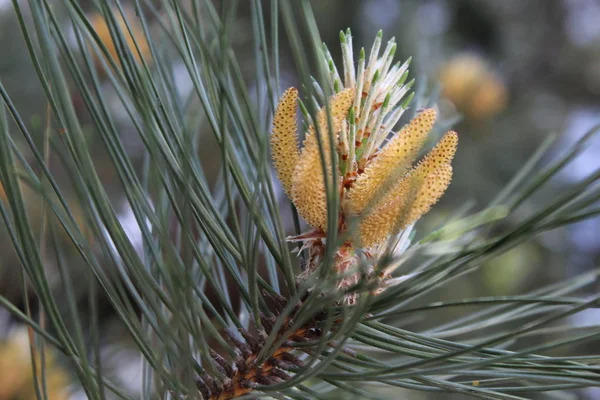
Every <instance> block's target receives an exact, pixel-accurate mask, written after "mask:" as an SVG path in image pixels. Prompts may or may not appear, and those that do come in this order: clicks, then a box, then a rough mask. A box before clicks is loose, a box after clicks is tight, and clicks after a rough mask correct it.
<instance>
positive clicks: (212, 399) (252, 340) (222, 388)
mask: <svg viewBox="0 0 600 400" xmlns="http://www.w3.org/2000/svg"><path fill="white" fill-rule="evenodd" d="M263 295H264V298H265V300H267V301H270V302H271V303H272V307H273V309H272V311H273V313H274V314H275V315H276V316H277V315H279V313H281V312H282V310H283V309H284V307H285V306H286V305H287V303H288V300H287V299H286V298H284V297H283V296H279V295H275V294H271V293H266V292H264V293H263ZM301 304H302V302H299V303H298V304H297V305H296V306H295V308H294V310H293V311H292V313H291V314H290V315H289V316H288V317H287V319H286V321H285V323H284V324H283V325H282V326H281V328H280V329H279V330H278V331H277V340H279V339H282V338H283V335H284V333H285V332H286V331H287V330H288V329H289V328H290V327H291V326H292V325H293V323H294V321H293V318H294V316H295V314H296V313H297V311H298V310H299V308H300V306H301ZM325 318H326V315H325V314H318V315H316V316H315V317H313V319H311V320H310V321H307V322H306V323H305V324H304V325H303V326H302V327H301V328H299V329H297V330H296V331H294V332H293V333H292V334H288V336H287V337H286V338H285V341H284V342H283V344H282V345H281V346H280V347H279V348H278V349H276V350H275V351H274V352H273V353H272V354H271V355H270V356H269V357H268V358H267V359H266V361H265V362H263V363H261V364H258V363H257V356H258V353H259V352H260V351H261V349H262V348H263V346H264V344H265V339H266V337H267V335H269V334H270V333H271V331H272V330H273V325H274V324H275V320H276V317H266V316H265V315H260V320H261V322H262V325H263V327H264V328H265V330H266V334H265V332H259V333H256V334H251V333H250V332H248V331H246V330H244V329H242V330H240V331H239V333H240V334H241V336H242V337H243V338H244V341H241V340H239V338H238V336H237V335H236V334H235V332H233V331H226V332H225V334H226V337H227V338H228V339H229V341H230V342H231V343H232V344H233V345H234V346H235V347H236V349H237V350H236V353H237V357H236V358H235V360H233V363H231V362H229V361H228V360H226V359H225V358H223V357H221V356H220V355H219V354H217V353H216V352H212V351H211V356H212V358H213V360H214V361H215V365H216V366H217V368H218V369H219V370H220V372H221V373H222V374H223V375H224V376H225V377H226V378H225V379H224V380H222V381H217V380H215V379H213V378H212V377H210V376H208V375H204V376H201V377H198V378H197V387H198V391H199V392H200V394H202V397H203V398H204V399H208V400H228V399H233V398H236V397H239V396H242V395H244V394H247V393H249V392H252V391H253V390H255V388H256V387H257V386H258V385H263V386H268V385H273V384H275V383H279V382H282V381H286V380H288V379H290V378H291V376H290V375H289V374H288V373H289V372H293V370H294V368H297V367H302V366H303V363H302V361H301V360H300V359H299V358H298V357H296V356H295V355H294V354H293V351H295V352H297V351H300V350H298V349H295V348H294V344H298V343H305V342H308V341H312V340H317V339H318V338H320V337H321V336H322V335H323V334H324V332H323V330H322V329H321V328H319V325H320V324H319V323H320V322H322V321H323V320H324V319H325ZM301 351H302V352H305V353H310V351H311V349H310V348H302V350H301Z"/></svg>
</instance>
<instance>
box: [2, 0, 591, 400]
mask: <svg viewBox="0 0 600 400" xmlns="http://www.w3.org/2000/svg"><path fill="white" fill-rule="evenodd" d="M567 3H569V2H559V1H550V2H545V1H541V0H538V1H528V2H518V1H509V0H507V1H493V0H489V1H485V0H462V1H455V2H453V1H448V2H446V1H427V2H418V1H400V2H397V3H396V2H385V1H367V0H365V1H351V2H346V1H323V2H317V1H315V2H312V4H311V2H308V1H297V2H294V1H283V0H282V1H278V0H271V1H248V2H245V1H242V2H239V1H233V0H231V1H217V2H211V1H195V2H190V3H188V2H178V1H168V0H165V1H137V0H136V1H133V2H131V3H127V4H125V3H120V2H113V1H107V2H100V1H98V2H93V1H92V2H78V1H75V0H64V1H56V2H51V1H44V0H30V1H27V2H26V1H17V0H14V1H13V2H12V5H11V7H9V8H8V9H7V10H5V11H3V12H2V14H1V15H0V19H1V21H2V22H1V24H0V43H1V46H2V49H3V54H4V55H5V56H4V57H2V58H1V59H0V96H1V97H2V104H3V106H2V111H1V112H0V133H1V134H0V180H1V181H2V184H3V186H4V188H5V191H6V199H5V200H4V201H3V202H2V203H0V212H1V214H2V217H3V220H4V224H3V228H2V233H1V234H2V236H3V238H4V239H5V240H4V241H3V244H2V249H3V253H2V254H3V256H2V257H1V259H0V273H1V274H2V275H1V276H2V277H1V280H0V304H1V306H2V307H3V308H4V309H5V310H7V311H8V312H9V313H10V315H11V322H10V324H13V325H10V324H8V325H7V329H8V328H10V327H11V326H14V325H15V324H20V323H26V324H28V325H30V326H32V327H33V328H34V329H35V331H36V332H37V333H38V335H36V337H37V339H38V340H37V351H39V352H40V353H42V354H43V353H44V352H45V351H53V352H54V351H57V352H59V353H61V360H60V363H61V366H62V367H64V368H66V369H68V370H69V371H71V372H72V376H73V382H74V384H73V387H72V390H71V391H72V392H73V393H75V394H79V395H81V396H87V397H88V398H115V397H117V398H125V399H129V398H152V396H155V397H156V398H168V397H169V396H174V397H177V396H190V398H193V397H194V396H197V395H198V391H197V389H196V384H195V382H194V379H195V377H196V376H197V375H202V374H208V375H211V376H215V377H217V378H218V377H219V372H218V371H217V369H216V368H215V366H214V365H213V364H214V363H213V362H212V361H211V359H210V357H207V355H208V353H209V349H210V348H216V349H220V350H222V352H223V353H224V354H225V355H226V354H228V353H233V351H234V348H233V347H232V345H231V343H229V342H228V341H227V340H226V339H225V338H224V336H223V331H224V329H225V328H232V327H233V328H239V327H248V326H251V325H253V324H254V323H257V324H259V325H260V321H259V318H258V315H259V313H260V312H268V307H267V306H266V303H265V301H264V299H263V295H262V292H263V290H267V291H270V292H274V293H282V294H284V295H285V296H288V297H289V298H291V299H293V300H297V299H299V298H301V297H302V296H303V295H305V294H306V292H307V291H308V289H309V286H308V285H304V286H300V287H298V288H297V287H296V285H295V283H294V282H295V276H296V275H297V274H298V273H299V271H300V268H299V261H298V259H297V258H296V256H295V255H294V254H292V253H291V251H290V250H291V249H292V247H290V246H288V244H287V243H286V242H285V236H286V235H288V234H292V233H294V232H295V231H296V230H297V226H295V224H296V225H297V224H298V221H297V220H296V221H294V215H293V213H292V211H291V209H290V207H289V205H288V204H287V202H286V201H285V199H284V198H283V196H282V195H281V193H280V191H279V188H278V184H277V182H275V181H274V180H273V179H272V173H271V169H270V158H269V149H268V135H269V132H270V116H271V115H272V111H273V108H274V106H275V104H276V101H277V98H278V96H279V94H280V93H281V92H282V91H283V90H284V89H285V88H287V87H288V86H291V85H295V86H298V87H303V88H304V89H305V90H306V91H307V92H308V91H311V90H313V89H312V83H311V82H312V81H311V79H312V78H311V77H314V79H316V80H317V81H320V82H323V80H324V77H325V75H326V71H324V70H323V67H322V63H319V62H317V61H318V60H319V57H320V53H319V51H320V48H321V42H325V43H327V45H328V47H329V48H330V49H331V50H332V52H333V53H334V54H333V55H334V57H337V58H338V59H339V56H340V54H336V53H335V52H336V51H338V46H337V43H338V41H339V39H338V35H339V31H340V29H346V28H347V27H350V28H351V29H352V32H353V34H354V42H355V43H356V44H358V45H360V46H365V47H366V48H367V49H368V46H369V45H370V43H371V42H372V38H373V37H374V35H375V34H376V32H377V31H378V30H379V29H380V28H383V29H384V35H385V36H384V39H387V38H389V37H391V36H393V35H394V36H396V37H397V39H398V42H399V51H398V53H397V58H398V59H399V60H404V59H406V58H408V57H409V56H412V57H413V63H412V68H411V74H412V75H413V77H415V78H416V80H417V86H416V89H415V92H416V96H415V99H414V100H413V106H414V108H413V109H412V111H413V112H414V111H416V110H417V109H418V108H420V107H422V106H425V105H427V104H432V103H435V102H437V103H438V104H439V105H440V108H441V110H442V116H443V117H444V118H443V121H442V123H441V124H440V126H439V127H438V129H437V132H438V133H441V132H442V131H443V130H444V129H445V128H447V127H448V126H450V125H453V126H454V129H455V130H457V131H458V132H459V134H460V137H461V143H460V147H459V153H458V155H457V158H456V160H455V162H454V166H455V171H456V174H455V179H454V182H453V184H452V186H451V189H450V190H449V192H448V193H447V194H446V196H445V197H444V198H443V201H442V202H441V203H440V204H439V205H437V206H436V207H435V208H434V210H433V211H432V212H431V213H430V214H429V215H428V216H427V217H426V218H425V219H424V220H422V221H420V222H419V224H418V225H417V229H416V236H415V237H414V238H413V245H412V247H411V248H410V249H409V251H408V252H407V253H406V254H407V255H408V257H407V260H405V261H404V264H403V265H402V268H401V269H400V270H399V271H398V272H399V273H412V274H414V275H412V276H411V278H410V279H408V280H406V281H405V282H402V283H401V284H400V285H398V286H396V287H394V288H392V289H390V290H389V291H387V292H386V293H384V294H383V295H381V296H379V297H377V298H371V297H369V296H366V295H365V296H364V297H363V298H362V299H361V301H360V302H359V304H358V305H357V306H356V307H354V308H344V307H339V308H331V307H330V305H331V304H333V302H334V301H335V300H339V298H340V295H339V294H335V293H333V291H332V290H331V288H332V287H333V285H334V283H335V282H334V280H333V278H332V279H322V280H320V281H319V282H316V284H317V288H318V289H323V290H325V291H327V292H328V293H332V294H331V295H330V296H326V297H324V298H322V297H318V296H316V295H311V296H310V297H309V300H307V301H306V302H305V304H304V306H303V307H302V308H301V310H300V311H299V312H298V314H297V315H296V318H295V319H297V320H298V321H300V322H299V323H301V321H304V320H306V319H309V318H310V317H311V316H313V315H314V313H315V310H319V309H323V308H324V309H326V310H328V314H327V317H328V318H327V319H326V321H325V326H326V327H327V326H330V325H333V323H334V321H335V320H337V319H338V318H339V317H340V315H341V316H343V320H344V324H343V326H342V327H340V328H339V329H337V330H335V331H332V332H328V333H327V334H326V335H324V337H322V338H321V340H320V341H319V343H318V344H317V349H318V350H317V351H315V352H314V355H313V356H310V357H308V358H307V360H305V361H306V364H309V365H310V364H312V367H311V368H308V367H307V368H303V369H301V370H299V371H297V373H296V375H295V376H294V378H293V379H291V380H290V381H288V382H282V383H279V384H276V385H274V386H269V387H261V388H259V389H264V390H265V393H267V394H265V395H264V396H265V397H268V396H274V397H276V398H286V397H285V396H288V397H289V398H310V399H312V398H340V397H341V396H353V397H354V398H376V399H380V398H398V396H399V395H400V393H401V396H402V397H403V398H413V397H414V398H421V397H426V398H427V397H431V398H449V396H455V397H456V398H467V397H478V398H497V399H514V398H578V397H577V396H581V398H586V397H585V396H588V397H589V398H594V397H593V396H594V395H595V394H597V393H598V392H593V391H592V390H590V389H587V390H583V389H582V388H589V387H594V386H598V384H599V382H600V380H599V375H598V367H597V366H596V365H597V360H598V358H599V356H598V355H597V354H598V341H597V338H598V334H600V328H598V322H597V319H595V320H594V319H591V322H588V323H587V326H585V327H581V326H576V325H574V324H575V323H576V322H577V321H580V320H581V319H580V320H576V319H574V318H573V317H574V316H577V315H579V316H581V315H587V316H592V317H593V316H594V314H593V313H590V312H589V311H590V310H593V309H595V308H597V307H598V301H599V297H598V293H597V275H598V272H599V270H598V256H599V254H600V248H599V247H598V245H597V242H598V240H595V241H594V236H595V237H596V239H598V238H600V235H598V232H599V230H600V228H598V224H599V223H598V222H597V221H598V217H597V215H598V212H599V211H600V209H598V204H599V203H598V199H600V188H599V186H598V184H597V181H598V179H599V178H600V169H599V163H598V162H597V161H595V163H594V160H595V159H594V156H592V157H591V160H592V161H591V162H590V161H588V162H587V164H581V162H582V160H585V159H588V160H589V159H590V156H589V152H590V151H596V150H595V149H596V148H597V144H596V143H597V141H598V139H597V135H595V133H596V132H595V127H593V126H592V125H593V124H591V123H590V126H589V128H590V129H587V128H588V127H585V126H583V125H582V123H579V124H576V123H575V122H577V121H579V122H581V121H580V120H581V119H582V118H579V119H577V118H576V117H577V116H578V115H579V116H580V117H581V114H582V111H581V110H584V114H585V115H591V117H588V118H587V119H586V123H587V120H592V122H593V121H596V122H597V121H599V119H598V117H597V116H598V115H599V113H598V104H597V92H598V88H599V87H600V83H599V82H600V78H599V77H598V75H597V74H594V72H593V71H594V68H593V66H594V65H597V63H598V61H599V59H598V57H600V38H599V37H598V35H596V37H595V39H594V37H592V39H589V40H588V41H587V42H581V41H580V42H577V41H575V42H574V41H573V37H576V36H572V35H571V36H569V35H567V33H568V32H569V29H571V30H572V29H574V28H573V27H572V26H570V25H569V23H570V24H573V23H574V22H573V21H572V20H573V19H574V18H575V17H574V16H573V15H574V14H573V13H576V11H573V9H571V8H569V7H568V4H567ZM588 3H589V4H592V5H588V7H593V4H595V3H594V2H591V1H590V2H588ZM126 6H129V7H132V8H133V9H135V11H136V14H135V15H136V17H135V21H136V23H140V24H141V26H142V29H143V32H144V34H145V35H146V36H148V37H151V40H150V41H149V43H150V45H151V49H152V62H150V61H147V62H144V63H136V62H135V57H134V55H133V54H132V52H131V50H130V49H129V48H128V47H127V46H125V45H124V43H125V34H124V32H123V30H122V28H117V24H115V22H116V19H115V18H116V15H118V14H119V13H123V14H125V8H124V7H126ZM596 6H597V7H600V6H599V5H597V4H596ZM115 7H116V8H115ZM92 11H96V12H101V13H102V14H103V15H105V16H106V18H107V20H108V21H109V25H110V26H111V27H112V28H111V30H112V34H113V36H114V38H115V41H116V43H117V49H118V58H119V60H120V61H119V62H117V61H116V60H112V59H103V60H104V61H103V62H104V63H105V64H106V65H105V67H104V69H105V70H106V71H108V72H107V73H106V74H105V75H104V74H99V73H98V70H97V69H96V68H95V67H94V66H93V65H94V56H93V53H98V54H107V53H108V52H107V49H106V45H105V43H103V42H102V41H101V40H99V38H98V37H97V36H96V35H95V34H94V33H93V32H92V31H90V25H89V23H88V20H87V17H86V16H87V15H89V14H90V13H91V12H92ZM590 12H591V11H590ZM575 23H576V22H575ZM129 28H132V25H129ZM464 50H471V51H475V52H478V53H479V54H480V55H481V56H482V57H483V58H484V59H486V60H488V61H489V63H490V64H491V65H492V66H493V68H494V69H496V70H497V72H498V73H499V74H500V75H501V76H502V77H503V79H504V81H505V83H506V86H507V90H508V93H509V103H508V107H507V109H506V110H504V112H503V113H501V114H500V115H498V116H496V117H494V118H493V119H490V120H486V121H471V120H468V119H460V117H459V116H458V113H457V111H456V110H454V108H453V106H452V105H451V104H449V103H448V102H447V101H446V100H444V99H440V98H439V96H438V95H439V87H438V85H437V84H436V79H437V73H438V70H439V69H440V68H442V66H443V64H444V62H445V60H447V59H448V58H450V57H451V56H452V55H454V54H456V53H459V52H461V51H464ZM119 65H120V66H121V67H119ZM309 111H310V112H311V113H312V114H314V111H315V110H309ZM586 132H587V133H586ZM574 136H577V137H576V138H575V139H574V138H573V137H574ZM586 152H587V153H586ZM582 154H583V155H584V156H583V158H582ZM585 154H588V156H587V157H588V158H585V157H586V156H585ZM596 154H597V153H596ZM574 166H575V167H574ZM581 171H583V172H581ZM331 201H335V200H334V197H331ZM588 219H589V220H591V221H592V222H589V221H588V222H586V225H582V224H581V221H583V220H588ZM127 221H129V222H130V223H129V224H127V223H126V222H127ZM131 221H134V223H133V226H134V228H131V226H132V224H131ZM594 221H596V222H594ZM572 224H574V225H572ZM594 224H595V225H594ZM566 225H569V227H567V228H565V226H566ZM584 229H587V232H589V233H587V234H586V233H585V232H586V231H584ZM132 231H135V232H136V233H135V235H132ZM432 232H434V233H432ZM582 232H583V233H582ZM331 235H332V236H331V237H329V238H328V242H329V243H335V241H336V239H337V238H336V237H335V234H331ZM582 235H583V236H582ZM594 242H596V245H595V246H594ZM586 243H587V244H586ZM589 243H591V245H590V244H589ZM333 251H334V247H333V246H332V247H330V251H329V253H328V254H327V257H329V259H328V260H329V261H331V257H332V255H333ZM389 261H390V260H382V262H384V263H385V262H389ZM327 265H328V264H327V262H326V263H325V267H324V269H323V270H324V271H325V270H326V266H327ZM310 283H311V284H314V283H315V282H310ZM358 289H359V290H366V289H367V288H358ZM317 292H318V291H314V292H313V294H314V293H317ZM336 296H337V297H336ZM582 311H585V312H586V313H581V312H582ZM285 312H291V309H288V310H285V311H284V313H285ZM592 317H588V318H592ZM325 331H326V332H327V329H326V330H325ZM331 342H335V343H337V345H336V346H334V347H333V348H329V347H328V346H327V343H331ZM277 345H278V344H277V343H276V342H275V338H273V337H272V338H269V339H268V340H267V343H266V344H265V346H264V348H265V350H264V352H263V354H261V356H264V355H265V354H267V353H268V351H267V349H268V348H272V347H274V346H275V347H276V346H277ZM343 346H347V347H350V348H352V349H354V350H355V351H356V352H357V353H358V356H355V357H351V356H349V355H348V354H346V353H344V352H343V351H342V347H343ZM140 360H142V361H140ZM131 369H135V370H136V371H139V375H138V377H139V379H137V380H134V381H133V383H132V382H130V381H129V380H128V379H126V378H125V375H126V373H127V371H130V370H131ZM98 371H102V373H101V374H98V373H97V372H98ZM35 374H36V375H37V376H41V377H43V376H44V375H45V374H46V371H45V366H42V368H41V369H38V370H37V371H35ZM128 381H129V382H128ZM474 381H477V384H474V383H473V382H474ZM400 390H401V391H400ZM37 392H38V396H39V397H40V398H44V397H45V390H44V385H43V384H40V385H39V387H37ZM257 393H258V392H257ZM449 393H453V394H452V395H450V394H449ZM594 393H595V394H594Z"/></svg>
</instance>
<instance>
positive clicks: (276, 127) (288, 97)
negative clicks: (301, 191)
mask: <svg viewBox="0 0 600 400" xmlns="http://www.w3.org/2000/svg"><path fill="white" fill-rule="evenodd" d="M297 101H298V90H297V89H296V88H289V89H288V90H286V91H285V92H284V93H283V95H282V96H281V99H280V100H279V104H278V105H277V109H276V110H275V116H274V117H273V134H272V135H271V152H272V157H273V165H274V167H275V171H277V177H278V178H279V180H280V181H281V186H283V190H285V193H286V194H287V195H288V196H289V197H290V198H291V194H292V175H293V174H294V169H295V168H296V165H298V160H299V159H300V151H299V150H298V135H297V125H296V103H297Z"/></svg>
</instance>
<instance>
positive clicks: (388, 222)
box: [359, 164, 452, 247]
mask: <svg viewBox="0 0 600 400" xmlns="http://www.w3.org/2000/svg"><path fill="white" fill-rule="evenodd" d="M418 168H419V167H417V169H415V170H413V171H411V173H409V174H407V175H406V177H405V178H404V179H402V181H400V182H399V183H398V185H397V186H396V187H395V188H394V189H393V193H390V194H388V195H387V196H386V197H385V198H384V199H383V200H382V202H381V203H380V205H378V206H377V207H376V208H375V209H374V210H373V211H372V212H371V213H370V214H369V215H368V216H367V217H365V218H364V219H363V220H362V221H361V224H360V228H359V244H360V245H361V246H363V247H371V246H374V245H377V244H380V243H383V242H384V241H385V240H386V239H387V238H388V237H389V236H391V235H395V234H397V233H399V232H400V231H401V230H402V229H404V228H406V227H407V226H408V225H410V224H412V223H413V222H415V221H416V220H418V219H419V218H421V216H423V215H424V214H425V213H426V212H428V211H429V209H430V208H431V206H432V205H434V204H435V203H436V202H437V201H438V200H439V199H440V198H441V197H442V195H443V194H444V192H445V191H446V189H447V188H448V185H449V184H450V181H451V180H452V167H451V166H450V164H443V165H442V166H440V167H439V168H438V169H437V170H435V171H433V172H431V173H429V174H428V175H426V176H425V177H424V179H423V178H422V176H421V173H420V172H422V171H420V170H418Z"/></svg>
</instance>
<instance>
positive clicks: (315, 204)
mask: <svg viewBox="0 0 600 400" xmlns="http://www.w3.org/2000/svg"><path fill="white" fill-rule="evenodd" d="M353 101H354V89H353V88H349V89H345V90H343V91H341V92H339V93H337V94H335V95H333V96H332V97H331V99H330V100H329V108H330V113H331V123H332V128H333V135H334V138H333V139H334V142H335V141H336V140H337V135H338V133H339V131H340V129H341V124H342V123H343V122H344V119H346V117H347V116H348V110H349V109H350V106H351V105H352V103H353ZM317 123H318V124H319V131H320V137H321V140H320V141H321V144H322V147H323V151H324V156H325V161H326V164H325V166H323V165H322V163H321V155H320V152H319V142H318V139H317V132H316V129H315V127H314V126H311V127H310V128H309V132H308V134H307V136H306V139H305V140H304V148H303V149H302V153H301V155H300V159H299V161H298V165H297V166H296V168H295V170H294V173H293V176H292V202H293V203H294V205H295V206H296V208H297V209H298V213H299V214H300V216H302V218H304V220H305V221H306V222H307V223H308V224H310V225H311V226H313V227H315V228H322V229H325V228H326V226H327V195H326V193H325V175H324V174H323V171H324V170H326V171H328V179H329V178H330V177H331V155H330V153H331V150H330V145H329V144H330V143H329V141H330V139H329V134H330V133H329V129H328V124H327V111H326V109H325V108H323V109H321V110H320V111H319V114H318V116H317Z"/></svg>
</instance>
